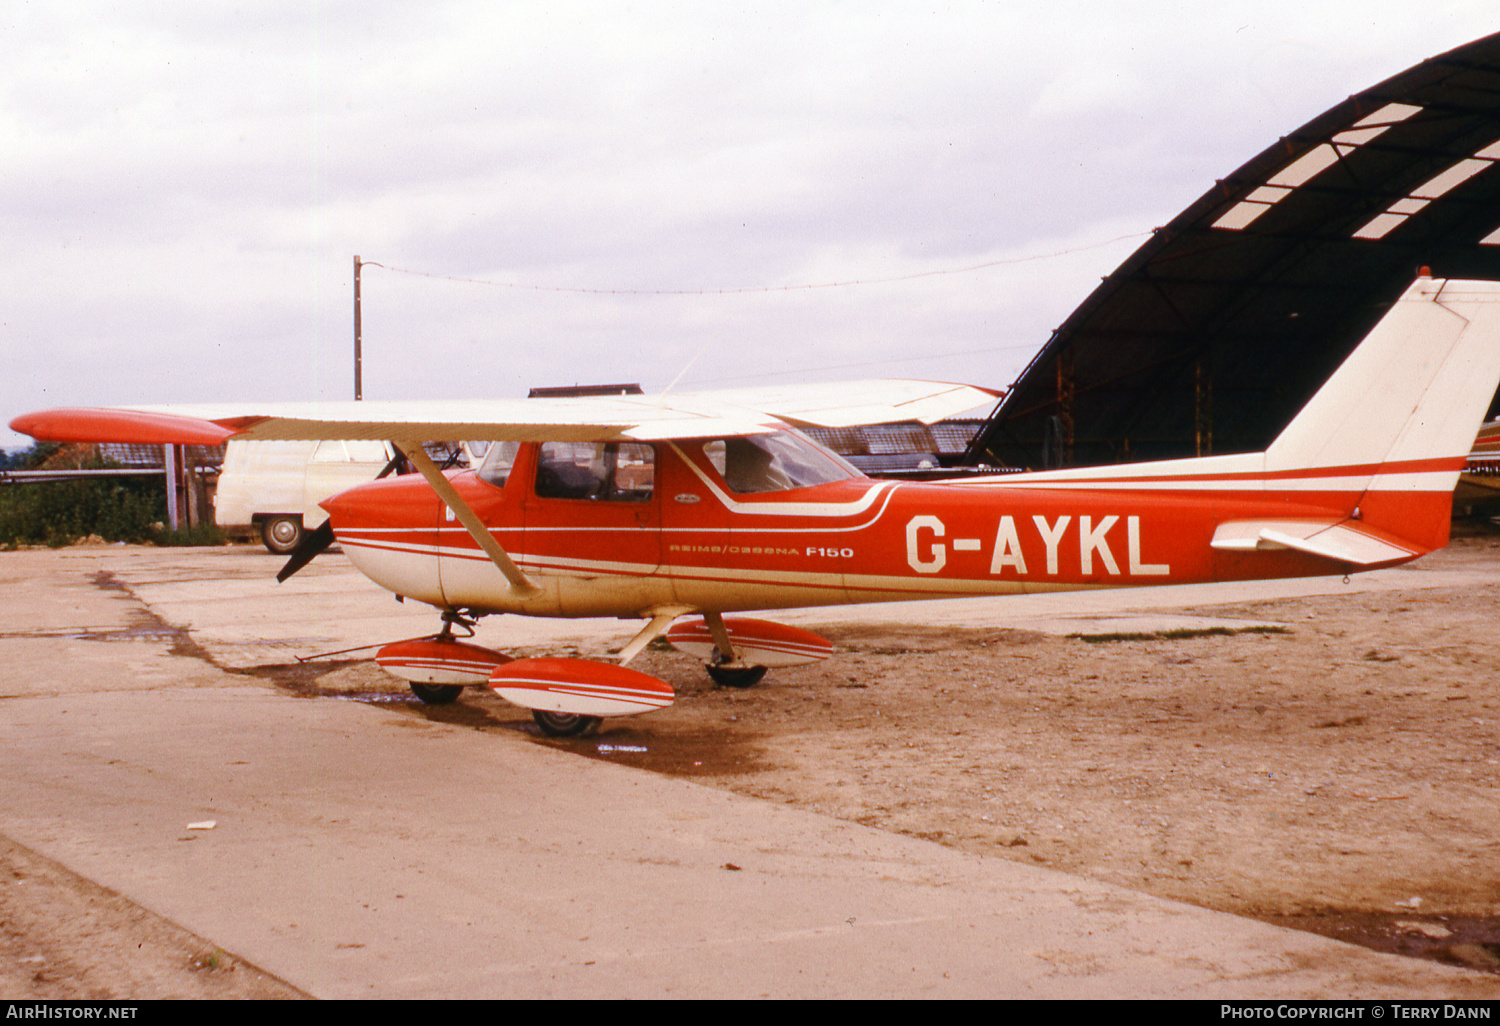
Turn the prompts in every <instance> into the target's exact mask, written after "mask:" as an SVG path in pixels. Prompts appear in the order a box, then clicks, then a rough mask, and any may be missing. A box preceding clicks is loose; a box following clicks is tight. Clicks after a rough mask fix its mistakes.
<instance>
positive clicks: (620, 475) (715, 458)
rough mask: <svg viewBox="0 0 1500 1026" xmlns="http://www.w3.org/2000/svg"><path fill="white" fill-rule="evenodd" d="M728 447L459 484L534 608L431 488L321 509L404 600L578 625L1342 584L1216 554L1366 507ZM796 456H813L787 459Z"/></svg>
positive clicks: (532, 456) (379, 491)
mask: <svg viewBox="0 0 1500 1026" xmlns="http://www.w3.org/2000/svg"><path fill="white" fill-rule="evenodd" d="M798 437H799V438H800V436H798ZM801 441H802V442H803V443H805V444H806V445H807V446H812V445H813V444H812V443H811V442H807V441H806V440H805V439H802V440H801ZM715 444H716V443H715V441H714V440H704V439H696V440H688V441H674V442H665V443H656V444H654V445H652V446H644V445H639V444H637V445H633V446H629V447H628V449H629V458H628V459H627V458H626V454H625V450H621V451H620V452H615V451H614V450H613V449H611V450H610V451H609V452H607V453H606V452H604V450H603V449H602V448H601V447H599V446H595V449H594V452H593V462H594V464H595V466H594V470H593V472H594V473H595V474H604V473H606V470H607V473H608V474H609V475H610V477H609V482H610V483H609V484H608V485H607V486H606V485H595V484H594V483H593V482H594V479H593V478H589V477H588V476H587V473H586V472H587V471H588V469H589V468H588V456H589V454H588V453H587V452H584V453H583V454H582V455H579V456H576V457H574V456H567V457H566V459H567V460H575V459H576V461H577V462H576V463H574V462H566V461H564V462H562V463H561V464H560V465H561V466H562V469H563V470H564V471H566V473H564V474H559V473H558V471H557V468H558V466H559V457H558V456H557V454H556V450H555V448H554V449H544V447H543V446H542V445H541V444H540V443H535V442H531V443H525V444H521V445H519V446H515V447H514V448H513V451H512V453H511V454H510V455H509V456H508V457H507V460H508V466H507V467H505V468H504V473H503V474H495V473H486V471H485V470H481V471H479V472H475V471H465V472H459V473H452V474H450V475H449V476H450V480H451V481H452V483H453V485H454V487H455V488H456V490H457V491H458V493H459V495H460V496H461V497H462V498H463V499H464V501H465V502H467V503H468V504H469V505H470V507H471V508H472V509H473V510H474V511H475V513H477V514H478V516H479V518H480V519H481V520H482V521H483V522H484V524H486V525H487V526H488V528H489V530H490V533H491V534H492V535H493V537H494V538H495V539H496V540H498V541H499V543H500V544H501V546H503V547H504V548H505V549H506V551H507V552H508V553H509V554H510V555H511V557H512V558H513V559H514V560H515V561H516V562H517V563H518V564H519V565H520V567H521V568H522V570H524V572H525V573H526V575H527V576H528V577H529V578H530V579H531V580H532V581H533V582H534V583H535V584H536V585H537V586H538V588H539V589H540V590H539V592H537V593H535V594H532V595H530V596H522V595H519V594H518V593H517V592H516V591H515V590H514V589H513V588H512V587H511V586H510V585H509V583H508V582H507V581H506V580H505V578H504V577H503V576H502V574H501V573H500V572H499V571H498V570H497V568H496V567H495V566H494V564H493V563H491V562H490V560H489V558H488V557H487V556H486V555H485V553H484V552H483V551H482V550H481V549H480V548H479V546H478V544H477V543H476V542H475V540H474V538H473V537H471V536H470V535H469V533H468V531H467V530H466V529H465V528H464V527H463V526H462V525H461V524H460V523H459V522H458V519H457V518H456V517H454V515H453V514H452V513H451V512H450V511H449V510H448V509H447V508H446V506H445V505H444V504H443V503H442V501H441V500H439V499H438V497H437V496H436V495H435V494H434V493H433V491H432V489H431V488H429V487H428V486H427V484H426V483H425V482H424V481H423V480H421V479H420V478H419V477H415V476H411V477H400V478H395V479H388V480H385V481H377V482H373V483H371V484H368V485H364V486H361V487H359V488H356V489H353V490H351V491H349V492H345V493H343V494H342V495H340V496H337V497H335V498H334V499H331V500H329V501H328V502H327V503H325V506H326V508H327V509H328V510H329V513H330V519H331V522H332V524H333V528H334V531H335V533H336V535H337V537H338V540H339V542H340V544H341V545H342V547H343V549H344V551H345V553H346V554H347V555H348V556H349V558H350V559H351V560H352V561H353V562H354V564H355V565H356V566H357V567H358V568H359V569H360V570H361V571H362V572H364V573H365V574H366V575H367V576H369V577H370V578H371V579H373V580H374V581H375V582H377V583H378V584H380V585H381V586H383V587H385V588H387V589H389V590H391V591H393V592H395V593H397V594H399V595H402V596H406V597H410V598H413V599H417V600H420V601H422V602H427V603H430V604H432V605H434V606H439V607H444V608H459V609H469V610H472V611H474V612H476V613H487V612H513V613H522V614H528V615H537V616H565V617H567V616H642V615H654V614H655V613H656V612H659V611H661V610H664V609H681V610H683V611H698V612H731V611H740V610H755V609H775V608H786V607H798V606H812V605H832V604H840V603H857V602H889V601H903V600H913V599H926V598H947V597H958V596H966V595H993V594H1003V593H1022V592H1040V591H1056V590H1068V589H1083V588H1104V587H1129V586H1144V585H1167V584H1186V583H1195V582H1204V581H1220V580H1244V579H1257V578H1273V577H1296V576H1310V575H1318V574H1328V573H1332V572H1337V571H1336V568H1334V567H1331V566H1330V564H1329V562H1328V561H1327V560H1324V559H1319V558H1315V557H1313V556H1309V555H1307V554H1305V553H1302V552H1297V551H1290V550H1288V551H1272V552H1260V551H1256V552H1236V551H1224V550H1223V549H1220V548H1215V547H1213V546H1212V545H1211V542H1213V540H1214V538H1215V532H1216V531H1218V530H1219V528H1220V527H1221V525H1223V524H1225V523H1226V522H1231V521H1235V520H1252V521H1253V520H1258V519H1266V518H1281V519H1283V520H1286V519H1292V520H1295V519H1297V518H1308V519H1329V518H1338V517H1347V516H1349V515H1350V513H1351V511H1352V510H1353V509H1354V506H1355V503H1357V501H1358V500H1359V498H1360V496H1359V494H1358V493H1350V492H1348V491H1347V490H1343V489H1341V488H1340V487H1338V486H1336V485H1335V484H1334V483H1332V482H1330V483H1329V484H1328V486H1327V487H1326V488H1323V487H1320V486H1319V484H1318V482H1316V481H1313V482H1310V483H1306V484H1305V485H1304V487H1302V488H1300V489H1299V490H1296V491H1293V492H1287V491H1284V490H1276V491H1268V490H1267V487H1266V482H1265V481H1256V480H1247V481H1244V482H1243V483H1239V484H1237V483H1236V482H1235V481H1234V480H1233V479H1230V480H1227V481H1220V482H1218V483H1217V484H1216V485H1215V486H1214V487H1213V488H1212V489H1208V490H1205V489H1204V488H1203V487H1202V486H1201V485H1200V484H1195V483H1193V482H1184V483H1183V485H1182V486H1181V487H1174V486H1173V485H1171V483H1170V482H1168V483H1167V484H1165V485H1163V484H1162V483H1160V482H1157V483H1155V484H1153V485H1152V486H1151V487H1144V486H1139V485H1137V486H1134V487H1132V486H1131V485H1130V484H1129V483H1128V482H1127V483H1125V484H1124V485H1116V486H1111V487H1083V488H1080V487H1077V486H1076V485H1073V486H1070V485H1068V484H1067V483H1066V482H1057V483H1054V482H1049V481H1048V480H1045V479H1039V478H1044V476H1039V475H1016V476H1013V477H996V478H991V479H986V480H983V481H978V482H976V481H972V480H971V481H966V482H964V483H962V484H959V483H943V482H929V483H919V482H893V481H878V480H872V479H870V478H867V477H864V476H862V475H860V474H858V473H857V472H855V471H853V470H852V468H848V466H847V464H842V462H841V461H839V463H840V465H841V466H842V467H844V468H846V471H847V472H842V473H840V474H838V475H835V477H836V479H831V480H822V481H819V482H817V483H813V484H807V485H801V486H798V483H797V482H798V479H797V478H796V476H795V474H793V475H792V485H793V486H792V487H786V486H785V485H786V483H787V481H786V477H785V476H779V477H778V483H777V484H775V485H769V486H766V485H758V484H753V483H752V484H746V483H745V482H744V481H736V480H735V475H734V472H733V468H732V467H729V468H726V465H725V462H724V452H723V444H724V443H723V441H722V440H720V441H719V442H717V445H718V448H717V449H716V448H714V446H715ZM573 448H574V449H580V448H586V447H578V446H574V447H573ZM813 448H816V447H813ZM569 451H571V450H569ZM817 451H818V452H820V453H825V451H824V450H817ZM565 455H566V454H565ZM825 455H827V456H828V458H829V459H831V460H834V461H837V460H838V458H837V457H835V456H832V454H827V453H825ZM797 458H805V457H802V456H800V455H799V456H795V457H785V461H786V462H788V463H790V462H792V461H794V460H795V459H797ZM781 460H782V457H778V466H779V465H780V461H781ZM604 462H608V464H609V466H608V468H606V469H600V468H601V466H602V464H603V463H604ZM489 466H490V462H489V461H487V463H486V468H489ZM575 471H576V474H575ZM771 472H772V473H777V471H776V470H775V468H773V470H772V471H771ZM814 476H816V475H814ZM825 476H826V475H825ZM575 477H576V478H577V480H576V481H575V480H573V478H575ZM487 478H488V479H487ZM497 479H498V480H497ZM563 479H567V480H563ZM601 480H602V478H601ZM731 481H735V484H731ZM580 482H581V483H580ZM1424 501H1425V500H1424ZM1354 515H1355V516H1357V515H1358V514H1357V513H1356V514H1354ZM1441 543H1442V541H1441V540H1437V544H1439V545H1440V544H1441ZM1432 547H1436V546H1432ZM1424 550H1425V549H1424ZM1418 554H1420V552H1416V551H1414V552H1413V553H1412V557H1414V556H1415V555H1418ZM1412 557H1407V558H1412ZM1399 561H1401V560H1393V561H1392V562H1399Z"/></svg>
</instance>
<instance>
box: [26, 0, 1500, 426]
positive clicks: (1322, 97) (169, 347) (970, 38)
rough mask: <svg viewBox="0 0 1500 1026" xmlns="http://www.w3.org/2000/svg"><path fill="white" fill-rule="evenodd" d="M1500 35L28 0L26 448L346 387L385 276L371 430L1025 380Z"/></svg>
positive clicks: (1301, 26) (1017, 14) (1289, 18)
mask: <svg viewBox="0 0 1500 1026" xmlns="http://www.w3.org/2000/svg"><path fill="white" fill-rule="evenodd" d="M1496 30H1500V15H1496V14H1495V7H1494V0H1473V2H1470V0H1432V2H1428V3H1412V2H1410V0H1402V2H1400V3H1396V2H1390V0H1362V2H1346V0H1300V2H1295V3H1293V2H1285V0H1253V2H1244V0H1218V2H1216V3H1213V4H1207V3H1202V2H1182V3H1177V2H1165V0H1161V2H1156V0H1142V2H1131V3H1124V2H1103V0H1090V2H1083V0H1079V2H1057V0H1051V2H1048V3H1037V2H1034V0H1033V2H1028V3H1017V2H1011V0H991V2H983V0H965V2H952V3H948V2H935V0H933V2H927V3H915V2H879V0H859V2H849V3H840V2H818V0H799V2H794V3H785V4H776V3H771V4H763V3H748V2H746V3H727V2H710V0H700V2H697V3H665V2H662V3H655V2H642V3H625V2H621V0H614V2H601V3H588V2H576V3H575V2H566V0H548V2H546V3H540V2H538V3H504V2H491V3H481V2H452V3H441V2H429V3H425V4H421V5H416V4H411V3H405V2H402V3H386V2H382V0H355V2H308V0H295V2H291V0H288V2H277V0H260V2H257V3H253V4H247V5H243V6H240V7H236V6H233V5H230V4H227V3H213V2H209V3H205V2H202V0H185V2H175V3H174V2H170V0H153V2H150V3H132V2H120V0H111V2H109V3H105V2H102V0H100V2H89V3H70V2H66V0H45V2H28V0H12V2H10V3H8V4H6V5H5V6H4V9H3V11H0V90H3V102H0V223H3V234H0V239H3V245H0V301H3V305H0V355H3V357H4V362H3V365H0V425H3V423H4V422H5V421H8V420H9V419H10V418H11V417H13V416H15V415H17V414H19V413H22V412H25V411H27V410H32V409H37V408H41V407H46V406H56V405H110V404H129V403H142V402H192V401H205V400H215V399H250V400H261V399H318V398H336V399H344V398H351V397H352V389H353V384H352V377H353V373H352V369H351V368H352V265H353V259H354V256H355V255H356V254H358V255H359V256H360V257H362V258H363V259H364V260H366V261H373V262H377V263H379V264H381V265H384V266H381V267H376V266H366V267H365V269H364V274H363V286H364V352H365V364H364V394H365V397H366V398H370V399H376V398H378V399H398V398H414V399H415V398H441V397H465V398H469V397H482V396H517V395H524V394H525V391H526V389H527V387H529V386H532V385H558V384H573V383H587V382H616V381H639V382H641V383H642V384H643V385H645V386H646V388H647V389H648V390H655V389H660V388H662V387H664V386H666V385H667V384H668V383H669V382H671V381H672V380H673V379H674V378H676V377H677V376H678V375H679V374H680V373H682V372H683V370H684V368H685V367H687V368H688V369H687V372H686V374H685V375H683V377H682V381H681V383H680V384H679V385H677V386H676V387H677V388H678V389H679V390H686V389H688V388H694V387H696V388H711V387H730V386H744V385H751V384H756V383H760V382H765V383H781V382H788V381H820V380H834V379H842V378H853V377H878V376H885V377H923V378H937V379H943V380H962V381H968V382H973V383H976V384H985V385H990V386H993V387H1003V386H1005V385H1007V384H1008V383H1009V382H1010V381H1011V380H1013V379H1014V377H1015V376H1016V374H1017V373H1018V372H1019V370H1020V369H1021V368H1022V367H1023V366H1024V365H1025V363H1026V361H1027V360H1028V359H1029V358H1030V356H1031V355H1032V354H1033V353H1035V351H1036V350H1037V349H1038V348H1039V347H1040V346H1041V344H1042V343H1043V342H1045V341H1046V338H1047V335H1048V333H1049V331H1050V329H1051V328H1053V327H1055V326H1056V325H1057V324H1058V323H1060V322H1061V321H1062V320H1063V319H1064V318H1065V317H1066V316H1067V314H1068V313H1069V312H1070V311H1071V310H1072V309H1073V308H1074V307H1075V306H1076V305H1077V304H1078V303H1079V302H1080V301H1081V300H1082V299H1083V298H1084V297H1085V296H1086V295H1087V294H1088V292H1089V291H1090V289H1092V287H1093V286H1094V285H1095V284H1097V282H1098V280H1099V278H1100V277H1101V276H1102V275H1105V274H1107V273H1109V271H1110V270H1112V269H1113V268H1114V266H1115V265H1116V264H1118V263H1119V262H1120V261H1121V260H1122V259H1123V258H1124V257H1125V256H1126V255H1128V254H1129V252H1130V251H1131V250H1133V249H1134V248H1135V247H1136V246H1138V245H1139V244H1140V243H1141V242H1142V241H1144V238H1145V235H1146V233H1148V232H1149V231H1150V229H1151V228H1152V227H1153V226H1155V225H1159V224H1162V223H1164V222H1166V221H1167V220H1169V219H1170V218H1171V217H1172V216H1173V215H1175V214H1176V213H1177V212H1178V211H1179V210H1181V209H1182V208H1183V207H1185V206H1186V205H1187V204H1188V203H1190V202H1191V201H1192V200H1194V199H1196V198H1197V197H1198V196H1199V195H1200V194H1201V193H1202V192H1204V191H1205V190H1206V189H1207V188H1208V187H1209V186H1210V185H1211V184H1212V182H1213V180H1214V179H1215V178H1217V177H1222V176H1223V175H1225V174H1227V173H1228V172H1229V171H1231V170H1233V169H1234V168H1236V167H1238V166H1239V165H1240V164H1241V163H1243V162H1244V161H1245V160H1246V159H1248V158H1249V157H1251V156H1253V155H1254V154H1256V153H1257V152H1259V151H1260V150H1261V149H1263V148H1265V147H1266V146H1267V145H1269V144H1270V143H1271V142H1273V141H1274V140H1275V139H1276V138H1277V137H1278V136H1280V135H1283V134H1285V133H1287V132H1289V131H1291V130H1292V129H1294V128H1296V127H1298V126H1299V125H1301V124H1302V123H1304V122H1305V121H1307V120H1308V119H1310V118H1311V117H1313V116H1315V115H1317V114H1319V113H1321V112H1322V111H1323V110H1325V109H1327V108H1328V107H1330V106H1332V105H1333V104H1334V103H1336V102H1338V101H1339V100H1340V99H1342V98H1343V97H1345V96H1347V95H1349V94H1350V93H1353V92H1356V91H1358V90H1360V89H1363V88H1366V87H1368V86H1370V85H1373V84H1375V83H1376V82H1378V81H1380V80H1381V79H1384V78H1386V77H1389V76H1390V75H1393V74H1395V73H1397V72H1399V71H1402V70H1404V69H1405V68H1407V67H1409V66H1410V65H1412V64H1414V63H1416V62H1417V61H1420V60H1422V59H1424V58H1426V57H1430V56H1433V55H1435V54H1438V53H1441V52H1443V51H1445V50H1448V49H1451V48H1453V47H1455V46H1459V45H1462V44H1463V43H1466V42H1468V41H1470V40H1472V39H1475V38H1477V37H1479V36H1482V35H1486V34H1488V33H1490V32H1493V31H1496ZM841 283H843V284H841ZM847 283H857V284H847ZM700 353H701V356H699V354H700ZM695 356H699V358H698V359H697V361H696V362H694V363H692V365H691V367H688V365H689V363H690V362H691V361H693V360H694V358H695ZM27 441H29V440H27V439H24V438H22V437H20V436H17V435H14V434H11V433H8V432H4V431H0V446H11V447H14V446H18V445H22V444H25V443H26V442H27Z"/></svg>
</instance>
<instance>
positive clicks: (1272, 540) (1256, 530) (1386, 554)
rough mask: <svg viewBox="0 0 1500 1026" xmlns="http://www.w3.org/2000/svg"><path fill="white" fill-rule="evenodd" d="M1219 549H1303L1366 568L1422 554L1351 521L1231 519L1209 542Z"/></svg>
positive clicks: (1275, 550) (1244, 550)
mask: <svg viewBox="0 0 1500 1026" xmlns="http://www.w3.org/2000/svg"><path fill="white" fill-rule="evenodd" d="M1210 544H1211V546H1212V547H1213V548H1215V549H1218V550H1219V551H1221V552H1284V551H1286V550H1288V549H1290V550H1293V551H1296V552H1305V553H1307V554H1308V555H1309V556H1318V557H1321V558H1322V559H1327V560H1332V561H1333V562H1335V563H1341V564H1346V565H1349V566H1360V567H1369V566H1376V565H1378V564H1381V563H1395V562H1399V561H1402V560H1407V559H1411V558H1412V557H1413V556H1417V555H1420V554H1421V550H1419V549H1416V548H1413V547H1411V546H1409V545H1405V544H1403V543H1402V542H1400V541H1399V540H1398V539H1396V538H1394V537H1393V536H1391V535H1390V534H1387V533H1386V532H1385V531H1381V530H1378V529H1376V528H1371V527H1366V526H1363V525H1361V524H1360V523H1359V522H1358V521H1351V520H1332V519H1329V520H1233V521H1230V522H1229V523H1226V524H1220V525H1219V528H1218V530H1217V531H1215V532H1214V538H1213V541H1212V542H1211V543H1210Z"/></svg>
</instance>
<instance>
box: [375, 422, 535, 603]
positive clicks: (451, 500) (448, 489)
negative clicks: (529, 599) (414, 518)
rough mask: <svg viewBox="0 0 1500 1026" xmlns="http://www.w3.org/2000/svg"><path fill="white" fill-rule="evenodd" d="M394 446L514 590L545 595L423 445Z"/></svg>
mask: <svg viewBox="0 0 1500 1026" xmlns="http://www.w3.org/2000/svg"><path fill="white" fill-rule="evenodd" d="M391 444H392V445H394V446H395V447H396V448H398V449H400V450H401V451H402V452H404V453H405V454H406V458H407V459H409V460H411V462H412V465H413V466H414V467H416V468H417V470H418V471H420V472H421V474H422V476H423V477H425V478H426V479H427V483H428V484H429V485H431V486H432V490H433V491H435V492H437V494H438V498H440V499H442V500H443V501H444V502H445V503H447V504H448V508H449V509H451V510H452V511H453V515H454V516H456V517H458V522H459V523H461V524H463V525H464V528H465V529H466V530H468V532H469V536H470V537H472V538H473V539H474V540H475V541H476V542H478V543H479V547H480V548H481V549H483V550H484V554H485V555H486V556H489V557H490V562H491V563H494V564H495V566H496V568H498V569H499V571H500V572H501V573H502V574H504V575H505V579H506V580H507V581H509V582H510V586H511V587H512V588H513V589H515V591H516V592H517V593H519V594H521V595H535V594H538V593H540V592H541V590H542V589H540V588H538V587H537V586H536V585H535V584H533V583H532V582H531V578H529V577H527V576H526V574H525V573H523V572H522V571H521V568H520V567H518V566H516V564H515V561H514V560H512V559H511V558H510V554H509V553H507V552H506V551H505V549H504V548H502V547H501V545H500V543H499V542H497V541H496V540H495V536H494V535H492V534H490V532H489V530H488V529H487V528H486V527H485V526H484V521H482V520H480V519H479V515H478V514H477V513H475V512H474V511H473V510H472V509H470V508H469V504H468V503H467V502H465V501H464V500H463V496H461V495H459V494H458V490H457V489H455V488H454V487H453V485H452V483H451V482H449V480H448V479H447V478H446V477H444V476H443V472H442V471H441V470H439V469H438V467H437V464H436V463H434V462H432V457H430V456H428V455H427V450H426V449H424V448H422V443H421V442H398V441H395V440H392V442H391Z"/></svg>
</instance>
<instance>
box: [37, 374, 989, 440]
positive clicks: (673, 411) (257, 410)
mask: <svg viewBox="0 0 1500 1026" xmlns="http://www.w3.org/2000/svg"><path fill="white" fill-rule="evenodd" d="M997 395H998V393H996V392H993V391H990V390H988V389H983V388H977V387H974V386H971V385H956V384H951V383H946V382H932V381H911V380H903V379H890V380H877V381H849V382H836V383H828V384H815V385H782V386H775V387H770V388H764V389H755V388H745V389H731V390H724V391H708V392H684V393H680V394H677V393H674V394H669V395H657V396H643V395H635V396H629V395H622V396H583V397H577V398H567V399H475V400H442V401H426V400H413V401H388V402H380V401H363V402H353V401H341V402H311V403H264V404H249V403H223V404H201V405H169V406H130V407H114V408H88V407H84V408H79V407H74V408H60V409H51V410H42V411H39V412H36V413H28V414H24V415H22V416H20V417H17V418H16V419H14V420H13V421H11V423H10V426H11V429H12V430H14V431H19V432H22V433H24V434H28V435H31V436H32V437H34V438H38V439H42V440H46V441H56V442H136V443H143V444H161V443H167V442H181V443H190V444H207V445H213V444H218V443H220V442H223V441H225V440H227V439H229V438H243V439H255V440H266V441H272V440H295V439H323V438H345V439H382V440H385V439H407V440H417V441H459V440H463V439H488V440H491V441H504V440H514V441H522V442H528V441H559V442H569V441H577V442H585V441H590V442H597V441H655V440H662V439H667V438H693V437H708V436H710V435H713V436H717V437H726V436H744V435H754V434H762V433H764V432H767V431H771V430H775V429H776V428H777V427H778V426H780V425H781V424H790V425H792V426H794V427H803V426H816V427H847V426H849V425H851V424H871V423H886V422H891V421H903V420H918V421H922V422H924V423H931V422H933V421H936V420H940V419H942V418H943V417H946V416H951V415H954V414H957V413H962V412H964V411H966V410H972V409H974V408H975V407H979V406H984V405H988V404H990V403H992V402H994V400H995V399H996V397H997Z"/></svg>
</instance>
